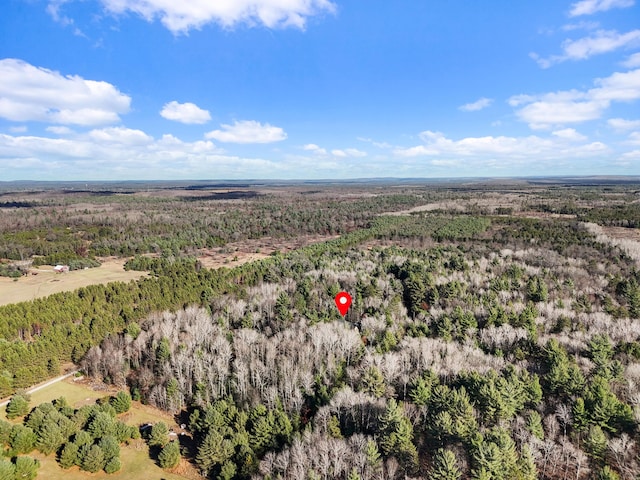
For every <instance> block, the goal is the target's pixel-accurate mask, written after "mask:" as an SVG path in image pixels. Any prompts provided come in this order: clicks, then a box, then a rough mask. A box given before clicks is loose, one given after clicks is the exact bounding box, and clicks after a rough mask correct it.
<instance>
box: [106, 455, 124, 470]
mask: <svg viewBox="0 0 640 480" xmlns="http://www.w3.org/2000/svg"><path fill="white" fill-rule="evenodd" d="M121 468H122V463H121V462H120V457H114V458H112V459H111V460H109V461H108V462H107V463H106V464H105V466H104V471H105V472H106V473H115V472H117V471H118V470H120V469H121Z"/></svg>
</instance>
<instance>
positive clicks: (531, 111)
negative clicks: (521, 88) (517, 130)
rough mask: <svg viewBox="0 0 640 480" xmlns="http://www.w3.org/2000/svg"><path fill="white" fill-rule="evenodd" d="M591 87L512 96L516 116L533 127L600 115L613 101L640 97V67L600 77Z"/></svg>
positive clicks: (540, 127)
mask: <svg viewBox="0 0 640 480" xmlns="http://www.w3.org/2000/svg"><path fill="white" fill-rule="evenodd" d="M594 84H595V88H592V89H590V90H586V91H582V90H566V91H559V92H551V93H546V94H543V95H515V96H513V97H511V98H510V99H509V104H510V105H511V106H512V107H516V108H518V110H516V115H517V116H518V117H519V118H520V119H521V120H522V121H524V122H527V123H528V124H529V126H530V127H531V128H534V129H544V128H550V127H552V126H554V125H565V124H569V123H581V122H586V121H589V120H596V119H598V118H600V117H601V116H602V115H603V113H604V112H605V111H606V110H607V109H608V108H609V106H610V105H611V103H612V102H631V101H634V100H637V99H639V98H640V69H637V70H632V71H629V72H623V73H620V72H616V73H613V74H612V75H611V76H609V77H606V78H600V79H596V80H595V81H594Z"/></svg>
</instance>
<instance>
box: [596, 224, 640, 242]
mask: <svg viewBox="0 0 640 480" xmlns="http://www.w3.org/2000/svg"><path fill="white" fill-rule="evenodd" d="M601 228H602V230H603V231H604V233H605V235H607V236H609V237H611V238H616V239H624V240H635V241H636V242H640V229H638V228H625V227H601Z"/></svg>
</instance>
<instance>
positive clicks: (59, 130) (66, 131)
mask: <svg viewBox="0 0 640 480" xmlns="http://www.w3.org/2000/svg"><path fill="white" fill-rule="evenodd" d="M45 130H46V131H47V132H51V133H55V134H56V135H70V134H72V133H74V131H73V130H71V129H70V128H69V127H63V126H61V125H52V126H50V127H47V128H46V129H45Z"/></svg>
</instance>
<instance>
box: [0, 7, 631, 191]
mask: <svg viewBox="0 0 640 480" xmlns="http://www.w3.org/2000/svg"><path fill="white" fill-rule="evenodd" d="M639 106H640V7H639V6H638V4H637V3H636V1H635V0H577V1H564V0H536V1H533V0H522V1H513V0H491V1H488V0H485V1H469V0H421V1H417V0H394V1H391V0H387V1H382V0H368V1H366V2H363V1H362V0H182V1H166V0H4V1H3V3H2V7H0V180H17V179H31V180H61V179H64V180H125V179H149V180H151V179H261V178H264V179H334V178H337V179H345V178H367V177H458V176H464V177H468V176H531V175H603V174H605V175H640V108H639Z"/></svg>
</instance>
